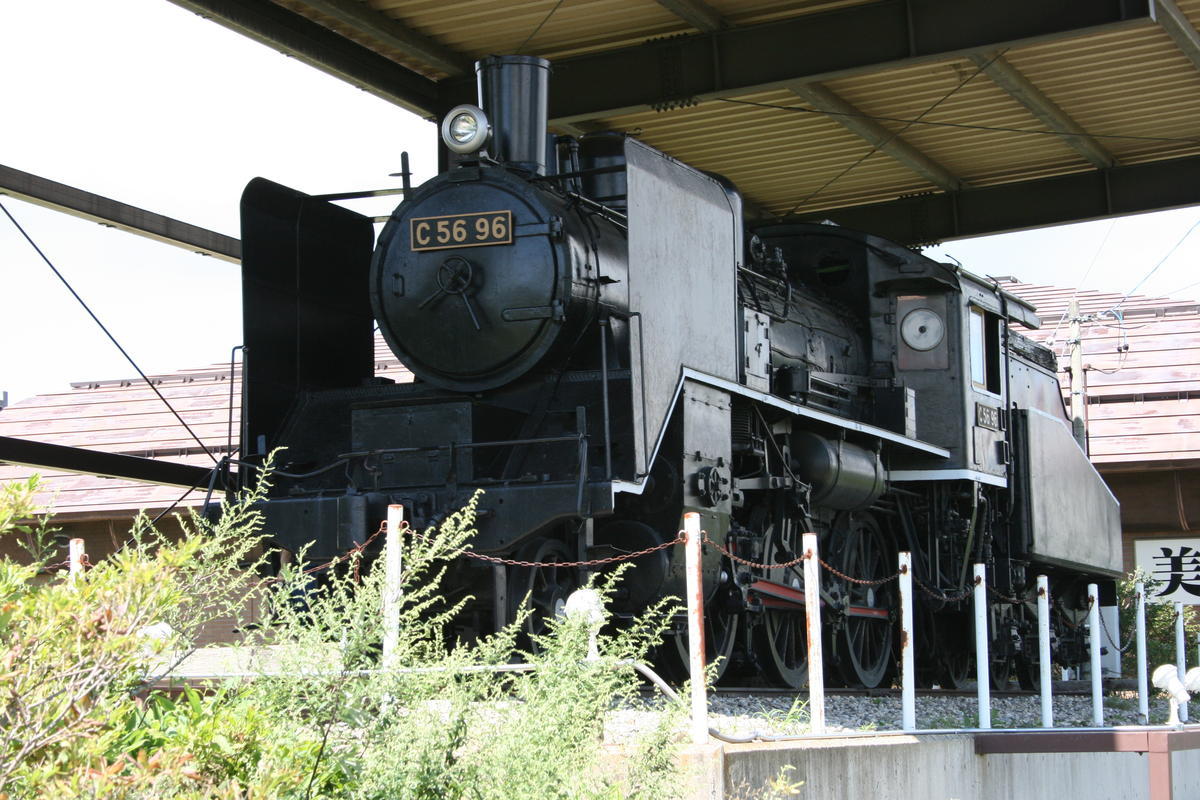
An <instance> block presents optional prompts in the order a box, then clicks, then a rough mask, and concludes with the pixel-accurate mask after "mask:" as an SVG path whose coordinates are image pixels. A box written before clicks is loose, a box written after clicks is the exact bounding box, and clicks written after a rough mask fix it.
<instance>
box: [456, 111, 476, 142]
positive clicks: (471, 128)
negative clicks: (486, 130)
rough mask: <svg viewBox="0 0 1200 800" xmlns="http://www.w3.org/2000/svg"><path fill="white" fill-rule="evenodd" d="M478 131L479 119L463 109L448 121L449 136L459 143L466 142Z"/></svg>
mask: <svg viewBox="0 0 1200 800" xmlns="http://www.w3.org/2000/svg"><path fill="white" fill-rule="evenodd" d="M477 133H479V120H478V119H476V118H475V115H474V114H471V113H468V112H466V111H464V112H463V113H461V114H456V115H455V117H454V119H452V120H451V121H450V136H451V138H453V139H454V141H456V142H458V143H459V144H466V143H467V142H469V141H471V139H473V138H475V135H476V134H477Z"/></svg>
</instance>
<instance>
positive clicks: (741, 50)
mask: <svg viewBox="0 0 1200 800" xmlns="http://www.w3.org/2000/svg"><path fill="white" fill-rule="evenodd" d="M177 1H178V0H177ZM1148 20H1149V11H1148V9H1147V6H1146V0H1091V1H1090V2H1086V3H1081V2H1078V0H1009V1H1008V2H1004V3H997V2H995V0H881V2H874V3H864V4H861V5H855V6H850V7H847V8H842V9H837V10H834V11H828V12H823V13H818V14H804V15H800V16H796V17H791V18H788V19H785V20H779V21H775V22H768V23H763V24H759V25H751V26H745V27H735V28H728V29H724V30H718V31H711V32H706V33H700V34H695V35H692V36H684V37H676V38H669V39H663V40H658V41H652V42H648V43H646V44H642V45H634V46H630V47H623V48H618V49H615V50H609V51H603V52H597V53H589V54H585V55H580V56H575V57H572V58H564V59H560V60H558V61H556V62H555V64H554V92H553V96H552V97H551V100H550V116H551V118H552V119H553V120H556V121H562V122H570V121H572V120H575V119H581V118H594V117H596V116H600V115H608V116H612V115H616V114H622V113H630V112H635V111H643V110H645V109H646V108H655V107H670V106H672V105H674V104H680V103H691V102H695V101H698V100H705V99H712V98H716V97H723V96H731V95H739V94H746V93H748V92H752V91H759V90H764V89H772V88H780V87H785V86H787V85H788V84H789V83H792V82H795V81H802V82H812V81H822V80H828V79H831V78H835V77H843V76H847V75H856V74H863V73H868V72H875V71H879V70H883V69H894V68H898V67H902V66H905V65H911V64H916V63H925V62H933V61H939V60H946V59H948V58H956V57H961V56H964V55H967V54H969V53H972V52H977V51H979V50H986V49H989V48H1001V47H1012V46H1017V45H1022V44H1028V43H1032V42H1037V41H1047V40H1053V39H1056V38H1062V37H1064V36H1076V35H1083V34H1088V33H1096V32H1099V31H1106V30H1114V29H1119V28H1121V27H1126V26H1135V25H1144V24H1146V23H1147V21H1148ZM444 83H445V84H446V86H445V90H444V91H445V94H444V95H443V99H444V100H449V99H460V98H462V97H467V96H470V93H471V92H472V91H473V88H472V86H470V85H468V82H466V81H465V80H462V79H459V80H456V81H446V82H444Z"/></svg>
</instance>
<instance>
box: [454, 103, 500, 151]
mask: <svg viewBox="0 0 1200 800" xmlns="http://www.w3.org/2000/svg"><path fill="white" fill-rule="evenodd" d="M491 132H492V128H491V125H490V124H489V123H488V119H487V115H486V114H484V113H483V109H481V108H480V107H479V106H473V105H461V106H455V107H454V108H452V109H450V113H449V114H447V115H446V116H445V118H444V119H443V120H442V141H443V142H445V143H446V147H448V148H450V149H451V150H453V151H454V152H455V153H463V154H466V153H474V152H475V151H476V150H479V149H480V148H482V147H483V145H484V144H486V143H487V140H488V136H490V135H491Z"/></svg>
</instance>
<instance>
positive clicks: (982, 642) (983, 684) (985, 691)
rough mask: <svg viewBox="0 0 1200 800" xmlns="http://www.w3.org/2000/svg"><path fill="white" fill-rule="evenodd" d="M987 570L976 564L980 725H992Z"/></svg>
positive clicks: (977, 687)
mask: <svg viewBox="0 0 1200 800" xmlns="http://www.w3.org/2000/svg"><path fill="white" fill-rule="evenodd" d="M987 613H988V610H987V571H986V569H985V567H984V566H983V564H976V565H975V686H976V689H975V691H976V692H977V693H978V695H979V727H981V728H990V727H992V686H991V684H990V683H989V680H990V676H989V675H988V667H989V666H990V664H991V656H990V655H988V629H987Z"/></svg>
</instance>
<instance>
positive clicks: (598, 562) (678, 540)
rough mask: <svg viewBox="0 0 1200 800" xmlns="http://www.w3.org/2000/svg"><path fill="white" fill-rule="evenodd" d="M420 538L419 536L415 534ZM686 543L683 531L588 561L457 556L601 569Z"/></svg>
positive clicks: (510, 564)
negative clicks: (667, 538) (658, 542)
mask: <svg viewBox="0 0 1200 800" xmlns="http://www.w3.org/2000/svg"><path fill="white" fill-rule="evenodd" d="M416 535H417V536H420V535H421V534H416ZM685 541H686V537H685V536H684V533H683V531H680V532H679V534H678V535H677V536H676V537H675V538H674V539H671V540H670V541H667V542H663V543H662V544H656V545H654V546H653V547H647V548H646V549H644V550H637V551H635V552H632V553H622V554H621V555H619V556H608V557H606V558H593V559H590V560H588V561H522V560H521V559H517V558H500V557H499V556H489V555H484V554H483V553H476V552H475V551H473V550H463V551H462V552H461V553H460V554H459V555H461V556H464V557H466V558H473V559H475V560H476V561H486V562H487V563H489V564H503V565H504V566H506V567H529V568H541V567H563V568H572V567H601V566H604V565H606V564H617V563H620V562H622V561H632V560H633V559H635V558H641V557H642V556H647V555H650V554H651V553H657V552H658V551H659V550H666V549H667V548H668V547H674V546H675V545H677V544H683V543H684V542H685Z"/></svg>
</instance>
